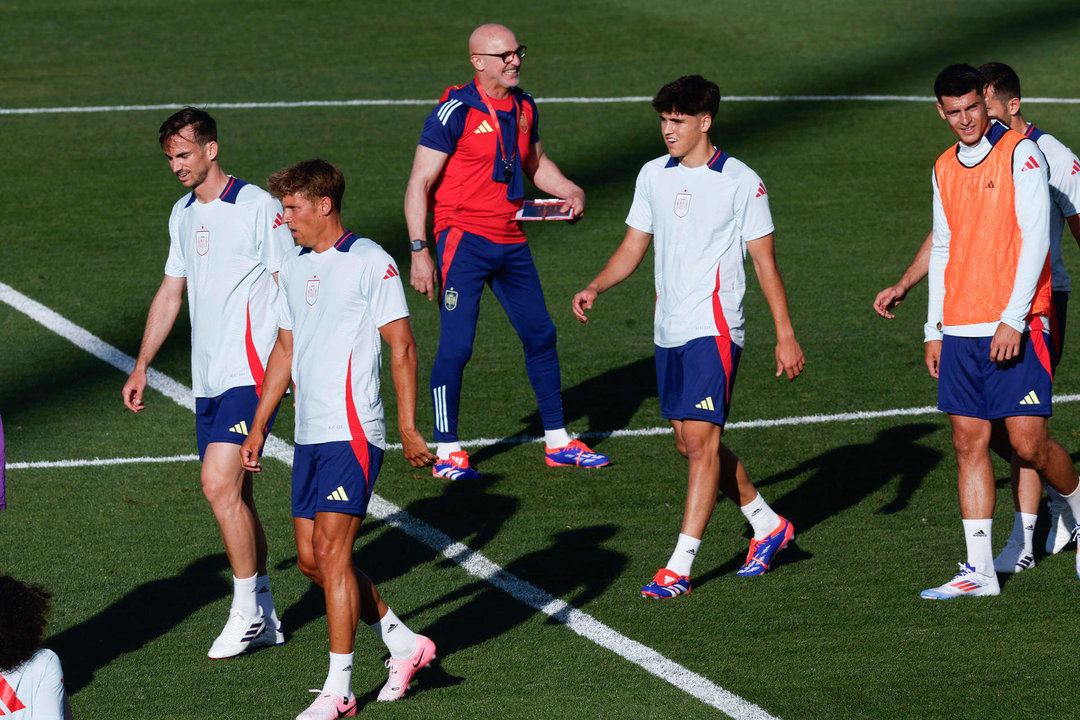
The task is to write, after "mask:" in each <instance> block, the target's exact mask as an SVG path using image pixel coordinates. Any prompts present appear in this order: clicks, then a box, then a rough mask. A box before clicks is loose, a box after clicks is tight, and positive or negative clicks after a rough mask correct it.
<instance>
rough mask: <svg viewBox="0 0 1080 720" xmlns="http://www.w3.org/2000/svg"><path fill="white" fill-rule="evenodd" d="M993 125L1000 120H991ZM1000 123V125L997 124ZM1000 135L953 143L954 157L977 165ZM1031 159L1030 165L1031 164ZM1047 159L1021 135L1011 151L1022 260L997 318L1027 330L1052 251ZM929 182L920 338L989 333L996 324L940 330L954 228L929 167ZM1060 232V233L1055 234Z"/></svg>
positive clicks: (986, 335) (992, 133) (970, 165)
mask: <svg viewBox="0 0 1080 720" xmlns="http://www.w3.org/2000/svg"><path fill="white" fill-rule="evenodd" d="M994 125H995V126H999V125H1000V123H997V122H996V121H995V123H994ZM1001 127H1004V126H1001ZM991 135H994V136H995V137H997V136H999V134H998V133H996V132H995V131H994V127H993V126H992V127H991V131H990V132H988V133H987V134H986V135H984V136H983V137H981V138H980V139H979V142H977V143H976V144H974V145H964V144H963V143H957V146H958V148H959V149H958V150H957V153H956V157H957V159H959V160H960V162H961V163H962V164H963V165H965V166H966V167H974V166H975V165H978V164H979V163H980V162H982V161H983V159H985V158H986V156H987V155H989V154H990V150H991V149H993V147H994V146H993V143H992V142H991V141H990V136H991ZM1030 159H1034V163H1029V160H1030ZM1046 164H1047V163H1046V158H1045V157H1044V156H1043V154H1042V151H1041V150H1039V146H1038V145H1036V144H1035V143H1034V142H1032V141H1031V140H1029V139H1027V138H1024V139H1023V140H1021V141H1020V142H1019V143H1018V144H1017V145H1016V149H1015V150H1014V151H1013V157H1012V166H1013V188H1014V191H1015V201H1014V207H1015V209H1016V222H1017V225H1019V226H1020V238H1021V246H1020V259H1019V261H1018V262H1017V267H1016V275H1015V280H1014V282H1013V291H1012V295H1011V296H1010V298H1009V304H1008V306H1007V307H1006V308H1005V309H1004V310H1003V311H1002V313H1001V321H1000V322H1003V323H1005V324H1006V325H1008V326H1009V327H1011V328H1013V329H1015V330H1017V331H1019V332H1024V331H1025V330H1027V329H1028V326H1027V316H1028V313H1029V312H1030V311H1031V301H1032V299H1033V298H1034V297H1035V286H1036V284H1037V283H1038V281H1039V276H1040V275H1041V274H1042V271H1043V266H1044V265H1045V263H1046V257H1047V254H1048V253H1049V252H1050V191H1049V187H1048V181H1047V172H1046ZM930 178H931V184H932V185H933V189H934V240H933V246H932V247H931V248H930V273H929V286H930V288H929V298H928V301H927V311H926V325H924V326H923V338H924V342H930V341H931V340H940V339H941V338H942V335H943V334H944V335H957V336H960V337H992V336H993V334H994V333H995V332H996V331H997V326H998V324H999V323H998V322H988V323H977V324H974V325H946V326H944V327H943V328H942V329H941V330H938V323H940V322H941V319H942V312H943V309H944V305H945V266H946V265H947V264H948V262H949V241H950V239H951V238H952V231H951V230H950V229H949V221H948V219H947V218H946V217H945V209H944V207H943V206H942V204H941V193H940V191H939V190H938V185H937V173H936V172H934V171H931V173H930ZM1059 234H1060V233H1059Z"/></svg>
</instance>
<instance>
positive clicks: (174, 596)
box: [45, 553, 232, 694]
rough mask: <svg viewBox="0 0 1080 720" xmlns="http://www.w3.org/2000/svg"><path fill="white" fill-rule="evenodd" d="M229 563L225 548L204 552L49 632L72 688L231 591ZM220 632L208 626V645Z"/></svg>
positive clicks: (75, 689)
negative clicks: (67, 625)
mask: <svg viewBox="0 0 1080 720" xmlns="http://www.w3.org/2000/svg"><path fill="white" fill-rule="evenodd" d="M228 567H229V562H228V559H227V558H226V557H225V554H224V553H218V554H216V555H208V556H206V557H204V558H200V559H198V560H196V561H194V562H192V563H191V564H190V565H188V566H187V567H186V568H184V570H183V571H182V572H180V573H179V574H177V575H173V576H171V577H167V578H161V579H159V580H151V581H150V582H147V583H143V584H142V585H140V586H139V587H137V588H135V589H134V590H132V591H131V592H129V593H128V594H127V595H125V596H123V597H122V598H120V599H119V600H117V601H116V602H114V603H113V604H112V605H110V606H109V607H107V608H105V609H104V610H102V611H101V612H99V613H98V614H97V615H94V616H93V617H91V618H89V619H87V620H84V621H83V622H81V623H79V624H78V625H74V626H72V627H70V628H68V629H67V630H64V631H63V632H60V633H57V634H56V635H53V636H52V637H51V638H49V640H48V641H47V642H46V643H45V645H46V646H47V647H48V648H50V649H51V650H53V651H54V652H55V653H56V654H57V655H59V656H60V657H61V658H62V660H63V663H64V684H65V685H66V687H67V690H68V692H69V693H70V694H75V693H77V692H79V691H80V690H82V689H83V688H84V687H86V686H87V685H88V684H89V683H90V681H91V680H93V679H94V673H95V672H97V671H98V670H100V669H101V668H104V667H106V666H107V665H109V663H111V662H112V661H113V660H116V659H117V658H119V657H120V656H121V655H125V654H127V653H129V652H133V651H135V650H138V649H139V648H141V647H143V646H144V645H146V644H147V643H149V642H152V641H153V640H156V639H157V638H159V637H161V636H162V635H165V634H166V633H168V632H169V631H170V630H172V629H173V628H175V627H176V626H177V625H179V624H180V623H182V622H183V621H184V620H185V619H187V617H188V616H190V615H192V614H193V613H195V612H197V611H198V610H199V609H201V608H202V607H203V606H205V605H209V604H211V603H214V602H217V601H218V600H220V599H222V598H223V597H228V596H229V594H230V593H231V592H232V585H231V584H230V583H229V582H227V581H226V580H224V579H223V578H222V576H221V572H222V571H223V570H225V569H227V568H228ZM217 632H218V629H217V627H214V628H213V629H207V633H208V634H207V636H206V637H207V647H209V643H210V640H211V638H212V637H213V636H214V635H215V634H216V633H217Z"/></svg>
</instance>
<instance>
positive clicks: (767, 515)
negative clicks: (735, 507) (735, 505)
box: [739, 493, 780, 540]
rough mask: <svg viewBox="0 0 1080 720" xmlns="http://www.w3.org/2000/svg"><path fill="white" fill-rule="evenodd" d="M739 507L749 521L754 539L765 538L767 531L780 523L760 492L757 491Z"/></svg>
mask: <svg viewBox="0 0 1080 720" xmlns="http://www.w3.org/2000/svg"><path fill="white" fill-rule="evenodd" d="M739 509H740V510H742V514H743V516H744V517H745V518H746V519H747V521H748V522H749V523H750V527H752V528H753V529H754V539H755V540H763V539H765V538H767V537H768V536H769V533H771V532H772V531H773V530H775V529H776V528H777V527H779V525H780V516H779V515H777V514H776V513H775V512H773V509H772V508H771V507H769V503H767V502H765V498H763V497H761V493H758V495H757V497H756V498H754V499H753V500H751V501H750V502H748V503H747V504H745V505H743V506H742V507H741V508H739Z"/></svg>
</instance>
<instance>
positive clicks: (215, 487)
mask: <svg viewBox="0 0 1080 720" xmlns="http://www.w3.org/2000/svg"><path fill="white" fill-rule="evenodd" d="M202 490H203V495H204V496H205V497H206V499H207V501H209V503H210V507H212V508H214V510H215V511H216V510H218V509H222V510H224V509H227V508H229V507H231V506H233V505H236V504H242V500H241V497H240V489H239V488H238V487H237V484H236V483H235V482H233V481H232V480H231V479H230V478H223V477H221V476H220V475H214V474H211V473H205V472H204V473H203V475H202Z"/></svg>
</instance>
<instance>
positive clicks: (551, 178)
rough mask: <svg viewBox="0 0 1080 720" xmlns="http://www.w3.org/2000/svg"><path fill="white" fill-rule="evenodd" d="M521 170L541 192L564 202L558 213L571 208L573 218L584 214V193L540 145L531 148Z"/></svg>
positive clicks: (536, 144)
mask: <svg viewBox="0 0 1080 720" xmlns="http://www.w3.org/2000/svg"><path fill="white" fill-rule="evenodd" d="M522 168H523V169H524V170H525V174H526V175H528V176H529V179H530V180H532V183H533V185H535V186H536V187H537V189H539V190H540V191H541V192H545V193H548V194H549V195H554V196H555V197H559V198H562V199H564V200H566V202H565V203H564V204H563V206H562V207H561V208H560V212H566V211H567V210H569V209H571V208H573V210H574V216H575V217H581V216H582V215H584V214H585V191H584V190H582V189H581V188H580V187H578V186H577V185H575V184H574V183H573V182H571V181H570V180H569V179H568V178H567V177H566V176H565V175H563V174H562V171H561V170H559V167H558V166H557V165H556V164H555V163H554V161H552V159H551V158H549V157H548V156H547V153H545V152H544V148H543V146H542V145H541V144H540V143H535V144H534V145H533V146H532V150H530V151H529V156H528V157H527V158H525V162H524V164H523V165H522Z"/></svg>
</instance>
